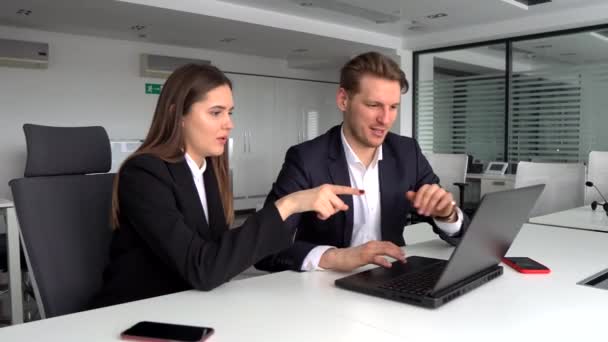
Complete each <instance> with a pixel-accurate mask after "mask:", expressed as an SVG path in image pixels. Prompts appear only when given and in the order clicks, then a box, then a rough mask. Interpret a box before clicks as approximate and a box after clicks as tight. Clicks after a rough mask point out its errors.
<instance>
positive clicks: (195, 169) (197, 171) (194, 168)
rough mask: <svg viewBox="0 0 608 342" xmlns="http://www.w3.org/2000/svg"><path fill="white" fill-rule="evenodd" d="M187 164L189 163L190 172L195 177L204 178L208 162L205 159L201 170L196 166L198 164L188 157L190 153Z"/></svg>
mask: <svg viewBox="0 0 608 342" xmlns="http://www.w3.org/2000/svg"><path fill="white" fill-rule="evenodd" d="M186 162H187V163H188V167H189V168H190V171H191V172H192V174H193V175H195V176H201V177H202V175H203V173H204V172H205V170H207V161H206V160H205V159H203V166H202V167H200V168H199V167H198V165H196V162H195V161H194V159H192V158H191V157H190V156H189V155H188V153H186Z"/></svg>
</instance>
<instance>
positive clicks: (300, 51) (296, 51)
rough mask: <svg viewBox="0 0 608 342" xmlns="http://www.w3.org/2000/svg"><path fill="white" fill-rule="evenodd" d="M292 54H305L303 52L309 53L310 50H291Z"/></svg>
mask: <svg viewBox="0 0 608 342" xmlns="http://www.w3.org/2000/svg"><path fill="white" fill-rule="evenodd" d="M291 52H295V53H303V52H308V49H304V48H298V49H293V50H291Z"/></svg>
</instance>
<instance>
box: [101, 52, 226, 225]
mask: <svg viewBox="0 0 608 342" xmlns="http://www.w3.org/2000/svg"><path fill="white" fill-rule="evenodd" d="M223 85H227V86H229V87H230V89H232V83H231V82H230V80H229V79H228V77H226V75H224V73H223V72H221V71H220V70H219V69H218V68H216V67H214V66H211V65H199V64H187V65H184V66H182V67H180V68H178V69H177V70H175V71H174V72H173V73H172V74H171V76H169V78H168V79H167V81H166V82H165V84H164V86H163V89H162V91H161V93H160V96H159V98H158V102H157V104H156V110H155V111H154V118H153V119H152V124H151V125H150V130H149V131H148V135H147V136H146V139H145V140H144V142H143V143H142V144H141V146H140V147H139V148H138V149H137V150H136V151H135V152H134V153H133V154H132V155H131V156H129V158H127V160H129V159H131V158H133V157H134V156H137V155H140V154H145V153H147V154H152V155H155V156H157V157H158V158H160V159H162V160H164V161H166V162H169V163H176V162H179V161H182V160H183V158H184V151H185V145H184V137H183V133H182V125H181V121H182V117H183V116H184V115H186V114H188V113H189V112H190V108H191V107H192V105H193V104H194V103H195V102H197V101H201V100H203V99H204V98H205V96H206V95H207V93H208V92H209V91H211V90H213V89H215V88H217V87H219V86H223ZM210 159H211V165H212V167H213V171H214V172H215V177H216V178H217V183H218V186H219V191H220V197H221V200H222V205H223V208H224V216H225V217H226V223H227V224H228V225H230V224H232V222H233V221H234V210H233V203H232V192H231V190H230V177H229V171H228V170H229V169H228V149H227V148H226V149H224V153H223V154H222V155H221V156H217V157H211V158H210ZM125 162H126V161H125ZM123 165H124V163H123ZM121 168H122V167H121ZM119 175H120V171H119V172H118V173H117V174H116V177H115V179H114V188H113V191H112V226H113V228H114V229H116V228H118V226H119V215H120V206H119V200H118V183H119Z"/></svg>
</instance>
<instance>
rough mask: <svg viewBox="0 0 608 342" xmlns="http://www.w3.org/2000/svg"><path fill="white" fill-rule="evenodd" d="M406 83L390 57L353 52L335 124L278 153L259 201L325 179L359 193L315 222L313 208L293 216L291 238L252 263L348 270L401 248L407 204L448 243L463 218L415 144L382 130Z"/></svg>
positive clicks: (462, 226) (455, 237) (271, 267)
mask: <svg viewBox="0 0 608 342" xmlns="http://www.w3.org/2000/svg"><path fill="white" fill-rule="evenodd" d="M407 89H408V83H407V80H406V78H405V74H404V73H403V71H401V69H400V68H399V66H398V65H397V64H396V63H395V62H394V61H393V60H391V59H390V58H388V57H386V56H383V55H381V54H378V53H374V52H370V53H366V54H362V55H360V56H357V57H355V58H354V59H352V60H351V61H349V62H348V63H347V64H346V65H345V66H344V67H343V68H342V71H341V75H340V88H339V90H338V93H337V96H336V100H337V105H338V107H339V109H340V110H341V111H342V112H343V113H344V120H343V123H342V125H339V126H336V127H333V128H331V129H330V130H329V131H328V132H327V133H325V134H323V135H321V136H319V137H317V138H316V139H313V140H311V141H307V142H304V143H302V144H299V145H296V146H292V147H291V148H290V149H289V150H288V151H287V154H286V156H285V162H284V164H283V168H282V170H281V172H280V173H279V176H278V178H277V180H276V182H275V183H274V184H273V187H272V190H271V192H270V194H269V195H268V198H267V201H268V202H273V201H276V200H277V199H278V198H281V197H283V196H285V195H287V194H289V193H292V192H294V191H298V190H302V189H308V188H312V187H315V186H318V185H321V184H325V183H333V184H341V185H348V186H353V187H357V188H359V189H363V190H364V191H365V194H364V195H363V196H357V197H356V198H353V197H344V198H343V200H344V202H345V203H346V204H347V205H348V207H349V208H350V210H347V211H345V212H342V213H338V214H336V215H333V216H332V217H331V218H329V219H327V220H322V219H320V218H319V217H317V216H316V215H315V214H314V213H303V214H300V215H294V216H292V217H291V218H290V219H289V221H290V222H289V223H290V224H292V225H295V226H297V228H298V230H297V234H296V238H295V243H294V244H293V245H292V246H291V247H290V248H288V249H286V250H284V251H282V252H280V253H278V254H276V255H273V256H270V257H267V258H265V259H264V260H262V261H261V262H259V263H258V264H257V265H256V266H257V267H258V268H260V269H263V270H268V271H282V270H286V269H290V270H296V271H312V270H318V269H334V270H341V271H350V270H353V269H354V268H357V267H359V266H363V265H366V264H369V263H374V264H377V265H381V266H384V267H391V263H390V262H388V260H386V259H385V256H390V257H393V258H396V259H399V260H403V259H404V257H405V256H404V254H403V252H402V250H401V248H399V246H404V245H405V241H404V239H403V230H404V227H405V225H406V217H407V215H408V213H409V212H410V211H411V210H412V209H415V210H416V211H417V212H418V214H419V215H421V216H423V217H425V218H426V219H427V220H428V222H429V223H431V225H432V226H433V230H434V231H435V233H437V234H438V235H439V236H440V237H441V238H442V239H444V240H445V241H447V242H449V243H451V244H456V243H458V241H459V238H460V236H461V235H462V232H463V231H464V229H466V226H467V225H468V219H467V218H466V217H465V216H464V215H463V213H462V211H461V210H460V209H458V208H457V207H456V206H455V202H454V200H453V197H452V194H450V193H449V192H447V191H445V190H444V189H442V188H441V187H440V186H439V185H438V183H439V178H438V177H437V176H436V175H435V174H434V173H433V170H432V168H431V166H430V165H429V163H428V162H427V160H426V158H425V157H424V156H423V155H422V153H421V151H420V147H419V145H418V143H417V142H416V141H415V140H414V139H412V138H408V137H403V136H399V135H396V134H393V133H390V132H389V129H390V128H391V126H392V125H393V123H394V121H395V119H396V117H397V114H398V110H399V104H400V101H401V95H402V93H405V92H406V91H407Z"/></svg>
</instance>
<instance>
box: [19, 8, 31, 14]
mask: <svg viewBox="0 0 608 342" xmlns="http://www.w3.org/2000/svg"><path fill="white" fill-rule="evenodd" d="M17 14H18V15H25V16H28V15H30V14H32V11H31V10H28V9H23V8H21V9H19V10H18V11H17Z"/></svg>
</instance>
